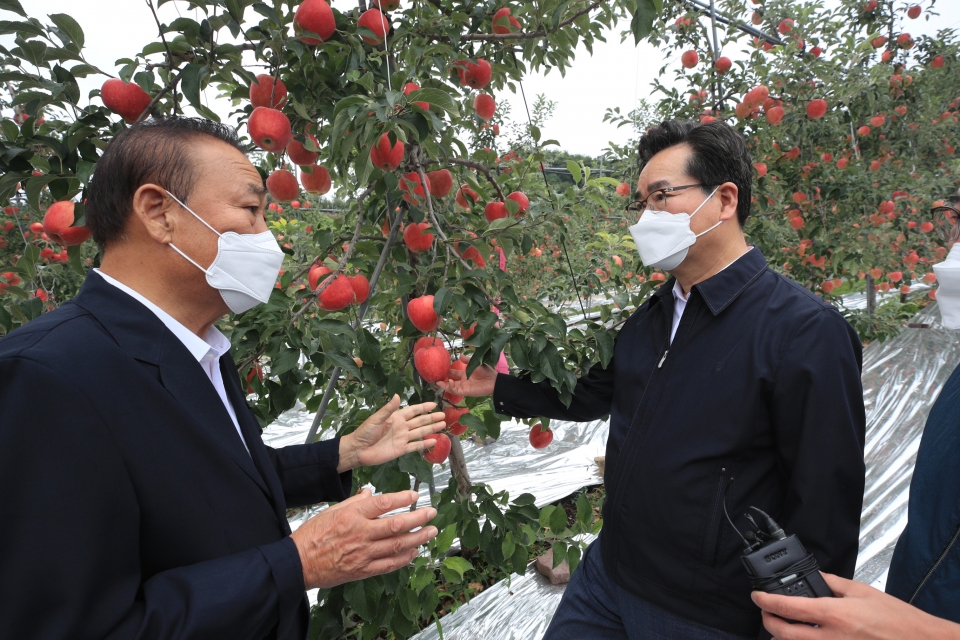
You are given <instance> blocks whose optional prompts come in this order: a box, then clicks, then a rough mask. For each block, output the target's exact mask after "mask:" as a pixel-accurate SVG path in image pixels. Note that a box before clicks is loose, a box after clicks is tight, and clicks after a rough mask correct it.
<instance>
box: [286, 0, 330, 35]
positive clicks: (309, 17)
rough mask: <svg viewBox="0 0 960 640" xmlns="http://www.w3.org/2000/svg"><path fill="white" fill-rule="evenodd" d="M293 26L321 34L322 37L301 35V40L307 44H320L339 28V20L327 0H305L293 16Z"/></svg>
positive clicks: (300, 29) (299, 29)
mask: <svg viewBox="0 0 960 640" xmlns="http://www.w3.org/2000/svg"><path fill="white" fill-rule="evenodd" d="M293 27H294V30H296V31H309V32H312V33H315V34H316V35H318V36H320V39H319V40H318V39H317V38H314V37H311V36H303V35H301V36H300V41H301V42H305V43H306V44H320V43H321V42H323V41H324V40H328V39H329V38H330V36H332V35H333V32H334V31H336V30H337V21H336V18H334V16H333V10H332V9H331V8H330V5H329V4H327V3H326V2H325V0H303V2H302V3H300V6H299V7H297V13H296V14H294V16H293Z"/></svg>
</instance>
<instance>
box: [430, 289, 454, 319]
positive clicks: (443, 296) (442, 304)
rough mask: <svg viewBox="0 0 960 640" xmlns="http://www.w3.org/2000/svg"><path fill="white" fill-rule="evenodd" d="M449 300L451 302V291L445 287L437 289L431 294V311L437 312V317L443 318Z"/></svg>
mask: <svg viewBox="0 0 960 640" xmlns="http://www.w3.org/2000/svg"><path fill="white" fill-rule="evenodd" d="M451 300H453V291H451V290H450V289H447V288H446V287H444V288H442V289H439V290H438V291H437V292H436V293H435V294H433V310H434V311H436V312H437V315H438V316H441V317H442V316H443V313H444V311H446V310H447V307H448V306H449V305H450V301H451Z"/></svg>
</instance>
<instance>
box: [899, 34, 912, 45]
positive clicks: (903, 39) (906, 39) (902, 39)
mask: <svg viewBox="0 0 960 640" xmlns="http://www.w3.org/2000/svg"><path fill="white" fill-rule="evenodd" d="M897 46H898V47H900V48H901V49H910V48H912V47H913V38H911V37H910V34H909V33H901V34H900V35H898V36H897Z"/></svg>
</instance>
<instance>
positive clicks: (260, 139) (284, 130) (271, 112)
mask: <svg viewBox="0 0 960 640" xmlns="http://www.w3.org/2000/svg"><path fill="white" fill-rule="evenodd" d="M320 1H321V2H322V0H320ZM247 131H249V132H250V137H251V138H252V139H253V141H254V142H255V143H256V145H257V146H258V147H260V148H261V149H263V150H264V151H272V152H274V153H277V152H279V151H282V150H283V149H284V148H285V147H286V146H287V143H288V142H290V139H291V138H292V137H293V134H292V133H291V131H290V119H289V118H287V116H286V115H284V113H283V112H282V111H278V110H276V109H271V108H269V107H257V108H256V109H254V110H253V113H251V114H250V119H249V120H247Z"/></svg>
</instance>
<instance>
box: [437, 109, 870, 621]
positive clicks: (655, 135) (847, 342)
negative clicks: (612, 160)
mask: <svg viewBox="0 0 960 640" xmlns="http://www.w3.org/2000/svg"><path fill="white" fill-rule="evenodd" d="M640 156H641V160H642V162H643V165H644V166H643V170H642V171H641V173H640V181H639V184H638V188H639V195H640V200H639V201H638V202H637V203H635V204H634V205H633V206H631V207H630V210H631V211H634V212H635V214H637V213H638V214H641V215H639V221H638V222H637V224H635V225H634V226H633V227H631V234H632V235H633V237H634V239H635V241H636V244H637V250H638V252H639V254H640V258H641V260H642V261H643V263H644V264H645V265H647V266H650V267H655V268H659V269H663V270H665V271H668V272H669V273H670V274H671V276H672V277H671V278H670V279H669V280H667V282H666V283H664V285H663V286H661V287H660V288H659V289H658V290H657V291H656V292H655V293H654V294H653V295H652V296H651V297H650V298H649V299H648V300H647V301H646V302H645V303H644V304H643V305H641V306H640V308H638V309H637V310H636V312H635V313H634V314H633V315H632V316H631V317H630V318H629V319H628V320H627V321H626V322H625V323H624V325H623V327H622V329H621V330H620V332H619V334H618V337H617V341H616V348H615V353H614V357H613V359H612V361H611V362H610V363H609V365H608V366H607V367H601V366H600V365H594V366H593V367H592V368H591V369H590V370H589V371H588V372H586V373H585V374H584V375H583V376H582V377H581V378H580V379H579V380H578V384H577V388H576V390H575V393H574V397H573V401H572V403H571V404H570V406H569V407H567V406H564V404H563V403H562V402H561V401H560V400H559V398H558V396H557V393H556V391H555V390H554V389H552V388H551V387H550V385H549V383H539V384H537V383H534V382H532V381H531V380H529V379H524V378H515V377H511V376H509V375H502V374H500V375H498V374H496V373H494V372H493V371H492V370H491V369H489V368H486V367H484V368H479V369H477V371H475V372H474V373H473V375H472V376H471V377H470V378H468V379H464V378H463V376H462V375H461V376H459V378H458V379H457V380H454V381H452V382H451V383H447V384H445V385H443V386H445V387H446V388H447V390H451V391H453V392H454V393H458V394H462V395H471V396H482V395H491V394H492V395H493V401H494V404H495V406H496V409H497V411H499V412H501V413H504V414H507V415H512V416H517V417H521V418H531V417H549V418H554V419H561V420H578V421H584V420H596V419H598V418H602V417H603V416H606V415H609V416H610V434H609V437H608V440H607V451H606V470H605V475H604V483H605V485H606V489H607V498H606V501H605V503H604V506H603V517H604V528H603V532H602V533H601V535H600V537H599V539H598V540H597V541H596V542H594V543H593V544H591V545H590V547H589V548H588V549H587V550H586V552H585V555H584V558H583V560H582V561H581V563H580V566H579V568H578V569H577V571H576V572H575V573H574V575H573V578H572V580H571V582H570V584H569V586H568V587H567V590H566V592H565V593H564V596H563V600H562V602H561V603H560V606H559V608H558V610H557V612H556V614H555V616H554V618H553V621H552V622H551V625H550V627H549V629H548V630H547V633H546V636H545V637H546V638H547V639H548V640H563V639H568V638H569V639H574V638H577V639H582V638H591V639H593V638H602V639H607V638H610V639H613V638H617V639H620V638H665V639H666V638H670V639H672V638H677V639H684V640H691V639H692V640H700V639H709V640H729V639H732V638H756V637H757V636H758V634H763V637H769V635H768V634H765V633H764V632H763V631H762V628H761V613H760V610H759V609H758V608H757V607H756V605H754V603H753V602H752V601H751V599H750V582H749V580H748V578H747V574H746V571H745V570H744V567H743V565H742V563H741V561H740V558H739V556H740V554H741V553H742V552H743V542H742V541H741V539H740V538H739V537H738V535H737V533H736V532H735V531H734V530H733V527H732V526H731V524H730V523H729V522H728V521H727V518H726V516H725V512H729V514H730V518H731V519H732V521H733V522H734V523H735V524H736V526H737V527H738V528H740V529H741V530H742V531H746V530H748V529H751V528H752V527H751V525H750V522H749V521H748V520H747V519H746V518H745V517H744V516H743V515H742V514H744V512H745V511H747V508H748V507H750V506H754V507H757V508H759V509H762V510H764V511H766V512H767V513H769V514H770V515H771V516H773V517H774V518H775V519H776V520H777V522H779V523H780V525H781V526H782V527H783V528H784V529H785V530H786V531H787V532H788V533H795V534H797V535H798V536H799V538H800V539H801V540H802V542H803V544H804V545H805V546H806V548H807V549H808V550H809V551H811V552H812V553H813V554H814V555H815V556H816V559H817V561H818V562H819V564H820V567H822V568H823V569H824V570H826V571H830V572H832V573H836V574H839V575H843V576H847V577H850V576H852V575H853V570H854V565H855V563H856V557H857V543H858V534H859V528H860V508H861V502H862V497H863V481H864V466H863V441H864V424H865V416H864V407H863V391H862V388H861V385H860V368H861V344H860V340H859V339H858V337H857V334H856V332H855V331H854V330H853V328H852V327H851V326H850V325H849V324H848V323H847V322H846V321H844V319H843V318H842V316H841V315H840V314H839V313H838V312H837V310H836V309H834V308H833V307H832V306H831V305H829V304H826V303H824V302H823V301H822V300H821V299H820V298H818V297H817V296H815V295H813V294H812V293H810V292H809V291H807V290H806V289H804V288H803V287H800V286H799V285H797V284H796V283H794V282H792V281H790V280H788V279H787V278H785V277H783V276H781V275H778V274H777V273H775V272H773V271H771V270H770V269H769V268H768V267H767V263H766V260H765V259H764V257H763V256H762V255H760V252H759V250H757V249H756V248H752V247H750V246H748V245H747V242H746V240H745V238H744V235H743V224H744V222H745V221H746V219H747V216H748V215H749V213H750V195H751V182H752V177H753V173H752V172H753V167H752V164H751V161H750V153H749V151H748V150H747V148H746V145H745V143H744V139H743V136H742V135H741V134H740V133H738V132H737V131H736V130H734V129H733V128H731V127H730V126H728V125H727V124H725V123H723V122H714V123H710V124H694V123H692V122H680V121H668V122H664V123H662V124H661V125H659V126H657V127H653V128H652V129H650V130H649V131H647V133H646V135H644V136H643V138H642V139H641V141H640Z"/></svg>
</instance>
